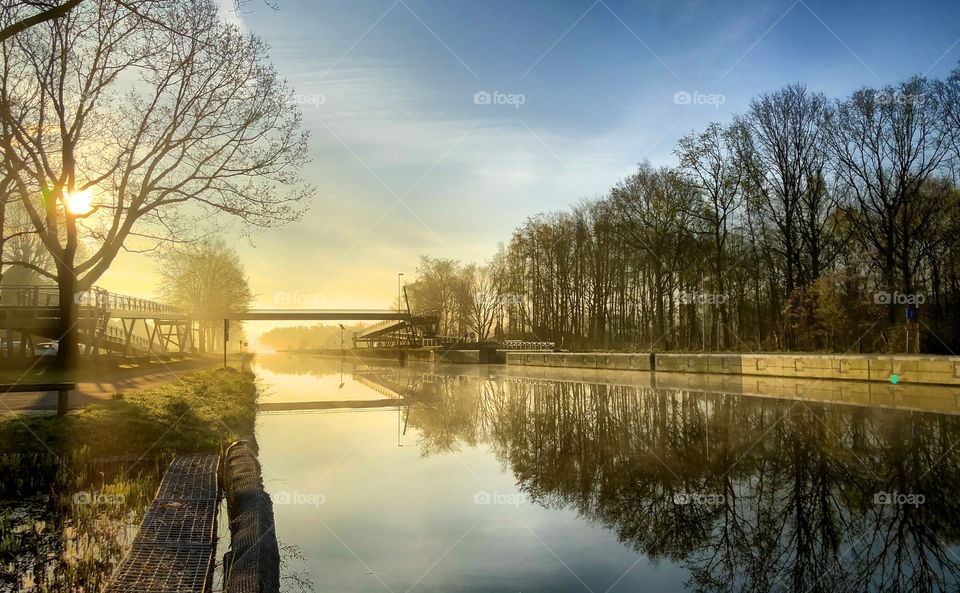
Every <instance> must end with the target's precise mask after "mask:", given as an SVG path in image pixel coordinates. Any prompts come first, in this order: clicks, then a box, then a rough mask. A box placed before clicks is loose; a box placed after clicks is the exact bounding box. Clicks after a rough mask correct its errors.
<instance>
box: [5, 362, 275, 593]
mask: <svg viewBox="0 0 960 593" xmlns="http://www.w3.org/2000/svg"><path fill="white" fill-rule="evenodd" d="M256 400H257V387H256V384H255V382H254V378H253V377H252V376H251V375H249V374H243V373H240V372H239V371H237V370H234V369H217V370H207V371H197V372H194V373H192V374H189V375H186V376H184V377H183V378H181V379H179V380H178V381H176V382H173V383H169V384H166V385H163V386H161V387H157V388H154V389H146V390H143V391H137V392H132V393H129V394H127V395H125V396H124V397H123V398H117V399H113V400H109V401H105V402H102V403H97V404H93V405H90V406H88V407H86V408H83V409H82V410H80V411H79V412H78V413H76V414H69V415H67V416H62V417H58V416H7V417H3V418H2V419H0V476H2V479H0V590H7V589H5V587H13V590H18V588H19V587H20V586H23V585H24V583H25V582H32V583H33V588H32V589H31V590H35V591H38V592H61V591H62V592H68V591H69V592H72V591H80V590H82V591H91V592H92V591H99V590H102V588H103V586H104V585H105V583H106V582H107V579H108V578H109V575H110V573H111V571H112V570H113V568H114V567H115V566H116V564H117V563H118V562H119V561H120V559H121V558H122V557H123V555H124V553H126V551H127V550H128V549H129V547H130V544H131V541H132V539H131V538H132V535H133V533H134V532H135V529H136V526H137V525H139V523H140V521H141V520H142V519H143V513H144V512H145V510H146V508H147V506H148V505H149V504H150V501H151V500H152V498H153V496H154V493H155V492H156V489H157V486H158V485H159V482H160V478H161V476H162V475H163V473H164V471H165V470H166V468H167V466H168V464H169V462H170V459H171V458H172V457H173V456H174V455H175V454H177V453H192V452H204V451H209V452H217V451H220V450H221V449H222V448H224V447H225V446H226V445H227V444H229V443H230V442H231V441H233V440H234V439H236V438H237V437H239V436H242V435H246V434H250V433H251V432H252V431H253V427H254V421H255V417H256ZM90 493H94V494H96V497H95V499H96V500H97V501H98V502H96V503H93V504H91V503H90V502H89V500H90V499H89V494H90ZM85 495H86V496H87V498H84V496H85ZM23 579H27V581H23Z"/></svg>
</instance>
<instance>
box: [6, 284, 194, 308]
mask: <svg viewBox="0 0 960 593" xmlns="http://www.w3.org/2000/svg"><path fill="white" fill-rule="evenodd" d="M74 300H75V301H76V303H77V304H78V305H80V306H81V307H90V308H99V309H108V310H122V311H137V312H142V313H157V314H160V315H183V314H185V311H184V310H183V309H180V308H179V307H171V306H170V305H165V304H163V303H160V302H157V301H154V300H151V299H145V298H142V297H137V296H131V295H126V294H122V293H118V292H111V291H109V290H106V289H104V288H100V287H99V286H94V287H93V288H91V289H89V290H85V291H80V292H77V293H75V295H74ZM0 305H12V306H17V307H57V306H59V305H60V291H59V289H58V288H57V287H56V286H51V285H38V284H32V285H30V284H23V285H9V284H8V285H0Z"/></svg>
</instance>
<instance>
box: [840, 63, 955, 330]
mask: <svg viewBox="0 0 960 593" xmlns="http://www.w3.org/2000/svg"><path fill="white" fill-rule="evenodd" d="M943 108H944V104H943V103H942V102H941V101H939V100H938V97H937V96H936V93H935V85H933V84H931V82H930V81H928V80H927V79H925V78H922V77H915V78H912V79H910V80H908V81H906V82H904V83H901V84H900V85H898V86H888V87H885V88H883V89H879V90H876V89H870V88H864V89H861V90H859V91H856V92H855V93H853V95H852V96H851V97H850V98H849V99H848V100H846V101H843V102H841V103H839V104H838V106H837V113H836V117H835V118H834V120H833V126H832V134H831V135H830V136H829V138H830V143H831V147H832V149H833V153H834V159H835V163H834V169H835V174H836V175H837V177H838V179H839V180H840V181H841V183H842V184H843V187H844V189H845V190H846V191H848V192H849V193H850V194H851V195H852V196H853V197H854V198H855V200H856V205H857V207H856V208H855V209H853V211H852V215H853V216H854V217H855V219H856V220H857V222H858V228H859V229H860V231H861V232H860V234H859V236H860V237H861V239H862V245H863V246H864V247H866V248H868V249H869V253H870V254H871V256H872V260H873V261H874V263H875V265H876V267H877V268H878V269H879V271H880V277H881V279H882V283H883V284H884V285H885V286H886V287H887V288H889V289H895V288H899V289H901V290H903V291H904V292H905V293H911V292H913V291H914V289H915V285H914V270H915V268H916V265H917V262H918V261H919V258H920V257H921V254H920V253H919V252H918V245H919V243H920V241H921V238H922V237H923V236H924V234H925V232H926V229H928V228H929V227H930V222H931V220H932V218H933V217H935V216H937V215H938V211H939V209H938V207H937V205H936V201H935V200H925V199H922V195H921V191H920V190H921V188H922V187H923V186H924V183H925V182H926V181H927V179H929V178H930V177H931V175H933V174H934V173H935V172H936V171H937V170H938V168H939V167H940V166H941V164H942V163H943V161H944V158H945V157H946V155H947V153H948V149H949V145H950V144H949V143H950V135H949V131H948V129H947V127H946V126H944V125H943V118H942V114H943ZM893 319H894V310H893V308H890V321H891V322H892V321H893Z"/></svg>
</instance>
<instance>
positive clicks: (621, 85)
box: [99, 0, 960, 308]
mask: <svg viewBox="0 0 960 593" xmlns="http://www.w3.org/2000/svg"><path fill="white" fill-rule="evenodd" d="M224 1H225V2H228V4H229V5H232V2H229V0H224ZM225 14H226V16H227V18H229V19H232V20H234V21H235V22H237V23H238V24H240V26H242V27H243V28H244V29H245V30H247V31H250V32H252V33H255V34H256V35H259V36H260V37H262V38H263V39H264V40H266V41H267V43H268V44H269V45H270V46H271V58H272V60H273V62H274V64H275V66H276V68H277V70H278V71H279V72H280V74H281V75H282V76H283V77H285V78H286V79H287V80H288V81H289V83H290V84H291V85H292V87H293V88H294V89H295V95H294V100H295V101H296V102H297V103H298V105H299V106H300V108H301V109H302V111H303V113H304V122H305V125H306V126H307V128H308V129H309V130H310V133H311V141H310V157H311V163H310V164H309V165H308V166H307V168H306V169H305V171H304V176H305V178H306V179H307V180H308V181H309V182H310V183H312V184H313V185H314V186H316V192H315V195H314V196H313V198H312V201H311V203H310V205H309V206H310V207H309V210H308V211H307V213H306V214H305V215H304V217H303V218H302V220H300V221H298V222H295V223H291V224H288V225H286V226H284V227H282V228H277V229H272V230H268V231H266V232H262V233H260V234H258V235H256V236H255V237H254V238H253V241H252V243H251V242H249V241H247V240H245V239H241V238H240V236H239V233H228V234H227V239H228V240H231V241H232V240H234V238H235V240H236V246H237V249H238V251H239V253H240V255H241V258H242V259H243V261H244V263H245V265H246V269H247V272H248V275H249V278H250V284H251V287H252V289H253V292H254V293H255V294H256V295H257V301H256V303H255V306H258V307H265V308H277V307H288V306H289V307H295V306H301V307H304V308H327V307H329V308H338V307H356V308H384V307H386V306H388V305H390V304H391V303H392V302H393V301H394V299H395V298H396V297H395V295H396V290H397V274H398V273H399V272H403V273H404V274H405V277H406V278H408V279H411V278H412V277H413V274H414V272H415V269H416V265H417V261H418V258H419V257H420V256H421V255H430V256H432V257H449V258H456V259H460V260H462V261H464V262H467V261H477V262H482V261H484V260H486V259H488V258H489V257H490V256H491V255H492V254H493V253H494V251H495V250H496V247H497V243H498V242H507V241H509V238H510V235H511V232H512V230H513V229H514V228H515V227H517V226H518V225H520V224H522V222H523V221H524V219H526V218H527V217H528V216H532V215H535V214H537V213H540V212H547V211H556V210H564V209H567V208H569V207H570V206H571V205H574V204H576V203H578V202H580V201H581V200H583V199H589V198H597V197H600V196H602V195H603V194H604V193H605V192H606V191H607V189H608V188H610V187H611V186H612V185H613V184H615V183H616V182H617V180H618V179H620V178H622V177H624V176H625V175H628V174H630V173H631V172H632V171H634V170H635V168H636V166H637V164H638V163H640V162H642V161H644V160H649V161H650V162H651V163H653V164H654V165H667V164H674V163H675V158H674V155H673V149H674V147H675V145H676V141H677V139H678V138H679V137H681V136H682V135H684V134H687V133H690V132H692V131H695V130H700V129H702V128H703V127H705V126H706V124H707V123H709V122H711V121H719V122H722V123H726V122H729V121H730V119H731V117H732V116H733V115H734V114H736V113H742V112H743V111H745V110H746V109H747V107H748V105H749V102H750V100H751V98H752V97H755V96H756V95H758V94H760V93H763V92H769V91H774V90H776V89H778V88H780V87H782V86H783V85H786V84H790V83H794V82H803V83H805V84H807V86H808V87H809V88H811V89H812V90H814V91H820V92H823V93H825V94H827V95H828V96H830V97H833V98H842V97H844V96H846V95H848V94H849V93H850V92H852V91H853V90H856V89H858V88H861V87H863V86H878V85H883V84H887V83H894V82H897V81H899V80H902V79H904V78H906V77H908V76H911V75H914V74H927V75H928V76H932V77H943V76H945V75H947V74H948V73H949V72H950V71H951V70H952V69H953V68H955V67H956V65H957V63H958V61H960V2H957V1H956V0H951V1H945V0H941V1H934V0H913V1H909V2H907V1H903V2H893V1H886V0H877V1H837V0H770V1H759V0H745V1H737V0H730V1H722V0H721V1H717V0H713V1H710V2H707V1H705V0H703V1H701V0H689V1H687V0H647V1H621V2H618V1H614V0H596V1H594V0H531V1H517V0H505V1H500V0H488V1H485V2H465V1H461V0H326V1H310V0H278V6H277V8H276V10H274V9H272V8H271V7H269V6H267V5H266V4H264V3H262V0H249V2H248V3H247V5H246V6H245V8H244V10H243V11H242V12H240V13H237V12H229V11H228V12H227V13H225ZM154 269H155V264H154V263H153V262H152V261H151V260H149V259H147V258H146V257H145V256H137V255H131V254H127V255H123V256H121V257H120V258H119V260H118V261H117V262H116V264H115V266H114V268H113V269H112V270H111V271H110V272H109V273H108V274H107V275H106V276H104V277H103V278H102V279H101V281H100V282H99V284H100V285H102V286H104V287H106V288H108V289H114V290H121V291H123V292H133V293H136V294H143V295H153V294H156V290H157V282H158V280H157V278H156V275H155V273H154V271H153V270H154Z"/></svg>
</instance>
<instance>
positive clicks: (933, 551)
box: [255, 354, 960, 593]
mask: <svg viewBox="0 0 960 593" xmlns="http://www.w3.org/2000/svg"><path fill="white" fill-rule="evenodd" d="M255 371H256V372H257V374H258V376H259V377H260V378H261V380H262V381H263V382H264V387H265V390H266V394H265V395H264V396H263V398H262V401H263V402H264V403H276V402H295V401H296V402H307V401H322V400H337V401H341V400H370V399H383V398H390V397H398V396H400V395H402V396H405V397H406V398H407V401H409V402H412V403H410V404H409V405H405V406H403V407H394V408H380V409H372V410H371V409H363V410H328V411H316V410H311V411H302V412H297V411H293V412H282V413H273V412H270V413H266V412H262V413H261V414H260V415H259V418H258V423H257V439H258V441H259V443H260V449H261V461H262V463H263V468H264V479H265V482H266V485H267V489H268V491H269V492H270V493H271V495H272V496H273V498H274V501H275V511H276V521H277V531H278V533H279V536H280V540H281V544H282V545H283V546H285V551H284V555H285V556H286V557H287V560H288V562H287V567H286V569H285V573H286V575H287V576H288V577H289V578H288V579H287V582H286V585H287V588H293V585H294V584H295V580H296V578H297V577H300V578H307V579H309V580H312V581H313V583H314V584H315V585H316V588H317V590H326V591H339V592H352V591H358V592H359V591H378V592H382V591H388V592H392V593H402V592H408V591H417V592H420V591H422V592H430V591H437V592H439V591H464V592H466V591H469V592H480V591H484V592H486V591H490V592H493V591H496V592H534V591H561V592H563V591H570V592H583V591H585V592H588V593H603V592H611V593H615V592H626V591H764V592H769V591H796V592H816V591H826V592H830V593H838V592H843V591H956V590H957V583H958V576H960V546H958V540H960V491H958V488H957V486H958V484H960V479H958V475H960V474H958V468H960V446H957V445H958V442H960V418H958V417H957V416H953V415H947V414H933V413H923V412H915V411H900V410H887V409H876V408H871V407H863V406H848V405H835V404H821V403H813V402H803V401H795V400H783V399H775V398H760V397H745V396H740V395H735V394H723V393H710V392H705V391H695V390H689V389H667V388H658V389H653V388H651V387H649V386H647V387H644V386H643V385H642V382H641V384H637V383H638V382H637V381H635V380H632V383H633V384H631V385H616V384H609V383H608V384H600V383H591V382H581V381H577V380H571V379H570V374H569V373H567V375H565V376H562V377H561V375H560V373H559V372H558V374H557V379H556V380H551V379H550V378H549V376H547V377H546V378H537V379H523V378H518V377H517V376H515V373H514V372H513V371H512V370H508V369H507V368H505V367H495V366H489V367H488V366H444V367H439V366H438V367H433V366H407V367H404V368H397V367H396V366H395V365H394V366H390V365H389V364H388V363H354V362H350V361H347V362H342V361H341V360H339V359H336V358H320V357H308V356H289V355H285V354H276V355H264V356H261V357H260V358H259V359H258V362H257V368H256V369H255ZM574 376H575V375H574ZM301 557H302V558H301Z"/></svg>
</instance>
